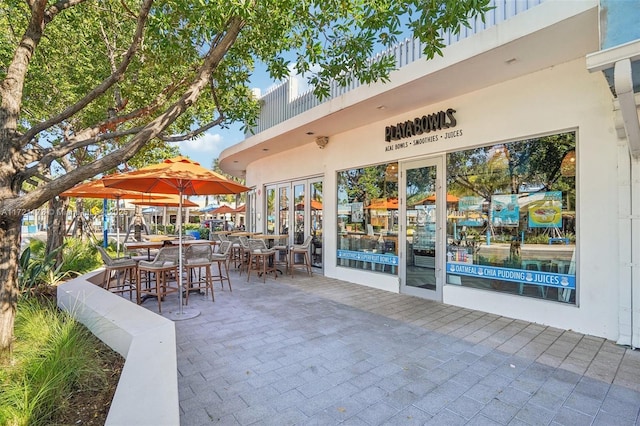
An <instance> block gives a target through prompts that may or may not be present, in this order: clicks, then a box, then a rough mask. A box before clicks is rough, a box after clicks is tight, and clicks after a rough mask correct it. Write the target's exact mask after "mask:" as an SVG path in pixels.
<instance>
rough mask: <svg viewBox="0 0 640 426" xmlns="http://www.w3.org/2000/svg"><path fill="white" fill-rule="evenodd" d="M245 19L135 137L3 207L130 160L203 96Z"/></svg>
mask: <svg viewBox="0 0 640 426" xmlns="http://www.w3.org/2000/svg"><path fill="white" fill-rule="evenodd" d="M244 25H245V22H244V21H243V20H242V19H240V18H238V17H235V18H231V19H230V20H229V22H228V26H227V31H226V33H225V35H224V37H222V39H220V42H219V43H218V44H217V45H216V46H215V48H211V49H210V50H209V51H208V52H207V54H206V56H205V57H204V61H203V63H202V65H201V66H200V68H199V69H198V72H197V75H196V77H195V79H194V80H193V82H192V83H191V85H190V86H189V87H188V88H187V90H186V91H185V93H184V94H183V95H182V96H181V97H180V99H178V100H177V101H176V102H175V103H174V104H172V105H171V106H169V107H168V108H167V110H166V111H165V112H164V113H162V114H160V115H159V116H158V117H156V118H155V119H154V120H152V121H151V122H150V123H149V124H147V125H146V126H145V127H144V128H143V129H142V130H140V131H139V132H138V133H137V134H136V135H135V136H134V137H133V138H131V141H130V142H129V143H128V144H126V145H125V146H122V147H120V148H118V149H116V150H114V151H112V152H111V153H109V154H107V155H105V156H104V157H101V158H99V159H97V160H96V161H93V162H91V163H89V164H86V165H84V166H81V167H78V168H76V169H74V170H71V171H70V172H69V173H65V174H64V175H61V176H59V177H58V178H56V179H55V180H53V181H51V182H48V183H46V184H44V185H41V186H39V187H38V188H36V189H35V190H34V191H32V192H30V193H29V194H25V195H24V196H22V197H20V199H16V198H12V199H6V200H3V201H4V202H2V203H0V208H5V209H12V208H13V209H15V208H17V207H20V208H21V209H26V210H32V209H35V208H38V207H39V206H41V205H42V204H44V203H45V202H47V201H49V199H50V198H51V194H59V193H61V192H62V191H65V190H67V189H69V188H71V187H73V186H74V185H75V184H76V183H77V182H81V181H83V180H85V179H88V178H91V177H94V176H96V175H98V174H101V173H103V172H104V171H105V170H109V169H113V168H115V167H116V166H117V165H118V164H120V163H122V162H124V161H127V160H129V159H130V158H131V157H133V156H134V155H135V154H136V152H138V151H139V150H140V148H142V147H143V146H144V144H146V143H147V142H148V141H150V140H151V139H153V138H155V137H158V135H160V134H161V133H162V132H163V131H164V130H165V129H166V128H167V127H169V126H170V125H171V124H172V123H173V122H174V121H175V120H176V119H177V118H178V117H180V115H181V114H183V113H184V112H185V111H186V110H187V109H188V108H189V107H190V106H191V105H192V104H193V103H194V102H195V101H196V100H197V99H198V97H199V96H200V94H201V92H202V90H203V89H204V88H205V87H206V85H207V83H208V82H209V80H210V78H211V74H212V73H213V71H214V70H215V69H216V68H217V67H218V65H219V64H220V62H221V61H222V59H223V58H224V56H225V55H226V53H227V52H228V51H229V49H231V47H232V46H233V44H234V43H235V41H236V40H237V38H238V35H239V34H240V31H241V30H242V28H243V27H244Z"/></svg>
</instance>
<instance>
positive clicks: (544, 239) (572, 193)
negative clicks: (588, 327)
mask: <svg viewBox="0 0 640 426" xmlns="http://www.w3.org/2000/svg"><path fill="white" fill-rule="evenodd" d="M575 138H576V135H575V132H568V133H562V134H556V135H552V136H545V137H541V138H534V139H527V140H522V141H517V142H512V143H506V144H498V145H492V146H485V147H480V148H475V149H470V150H465V151H458V152H453V153H450V154H447V284H452V285H462V286H466V287H474V288H481V289H486V290H491V291H499V292H505V293H511V294H516V295H521V296H527V297H536V298H543V299H547V300H553V301H557V302H564V303H572V304H575V303H576V300H575V289H576V280H575V260H576V258H575V248H576V234H575V223H576V221H575V219H576V214H575V205H576V188H575V170H576V156H575V148H576V144H575Z"/></svg>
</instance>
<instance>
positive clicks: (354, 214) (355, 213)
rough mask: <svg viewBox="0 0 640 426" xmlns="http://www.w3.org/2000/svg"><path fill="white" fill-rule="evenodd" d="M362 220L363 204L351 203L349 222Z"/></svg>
mask: <svg viewBox="0 0 640 426" xmlns="http://www.w3.org/2000/svg"><path fill="white" fill-rule="evenodd" d="M363 220H364V203H351V222H362V221H363Z"/></svg>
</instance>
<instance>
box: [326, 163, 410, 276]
mask: <svg viewBox="0 0 640 426" xmlns="http://www.w3.org/2000/svg"><path fill="white" fill-rule="evenodd" d="M337 193H338V217H337V223H338V235H337V238H338V256H337V257H338V265H340V266H345V267H349V268H356V269H365V270H370V271H375V272H382V273H387V274H397V265H398V251H397V250H398V163H397V162H394V163H389V164H380V165H376V166H370V167H364V168H359V169H351V170H346V171H342V172H339V173H338V191H337Z"/></svg>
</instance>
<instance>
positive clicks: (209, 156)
mask: <svg viewBox="0 0 640 426" xmlns="http://www.w3.org/2000/svg"><path fill="white" fill-rule="evenodd" d="M223 139H224V138H223V137H222V135H220V134H219V133H204V134H203V135H202V136H200V137H199V138H197V139H194V140H189V141H182V142H179V143H178V147H179V148H180V153H181V154H182V155H185V156H187V157H189V158H191V159H192V160H195V161H197V162H198V163H200V164H201V165H202V166H204V167H207V168H209V167H211V165H212V164H213V160H214V159H215V158H218V156H219V155H220V152H221V151H222V150H223V149H224V148H225V147H224V146H223Z"/></svg>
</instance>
